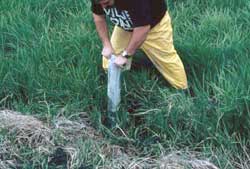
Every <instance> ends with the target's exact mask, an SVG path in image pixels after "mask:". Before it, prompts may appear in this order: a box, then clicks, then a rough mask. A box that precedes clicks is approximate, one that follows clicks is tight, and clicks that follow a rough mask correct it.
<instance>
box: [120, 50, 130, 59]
mask: <svg viewBox="0 0 250 169" xmlns="http://www.w3.org/2000/svg"><path fill="white" fill-rule="evenodd" d="M121 55H122V57H125V58H127V59H129V58H131V57H132V55H130V54H129V53H128V51H127V50H124V51H123V52H122V54H121Z"/></svg>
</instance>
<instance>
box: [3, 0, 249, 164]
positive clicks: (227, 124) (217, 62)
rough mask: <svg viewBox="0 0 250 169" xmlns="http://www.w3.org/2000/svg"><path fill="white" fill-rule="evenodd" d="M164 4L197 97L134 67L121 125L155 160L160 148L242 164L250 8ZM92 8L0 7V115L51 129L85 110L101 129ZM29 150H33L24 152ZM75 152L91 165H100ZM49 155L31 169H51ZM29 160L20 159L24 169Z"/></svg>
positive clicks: (214, 0) (102, 80)
mask: <svg viewBox="0 0 250 169" xmlns="http://www.w3.org/2000/svg"><path fill="white" fill-rule="evenodd" d="M168 4H169V11H170V14H171V16H172V22H173V27H174V42H175V47H176V49H177V51H178V53H179V54H180V56H181V58H182V60H183V62H184V65H185V67H186V70H187V75H188V80H189V86H190V90H191V92H192V93H193V94H192V95H193V96H192V97H191V96H190V95H185V94H183V93H182V92H179V91H176V90H174V89H172V88H171V87H170V86H169V85H168V84H167V83H166V82H165V81H164V79H163V78H162V77H161V76H160V75H159V74H158V73H157V71H156V70H155V69H154V68H152V67H142V68H138V69H136V70H135V69H133V70H131V71H130V72H126V73H124V76H123V89H122V92H123V95H122V105H121V110H120V114H119V119H120V125H121V127H122V128H123V130H124V131H125V132H126V135H127V137H128V138H129V139H132V140H134V143H133V144H134V146H136V147H138V149H140V150H141V151H142V152H143V153H145V154H147V153H151V154H156V155H157V154H158V155H159V152H160V151H159V147H157V146H156V145H157V144H158V143H160V144H161V145H162V146H163V147H164V148H165V149H169V148H175V149H189V150H190V151H199V152H201V153H202V154H204V156H205V157H211V158H212V159H211V160H212V161H213V162H214V163H215V164H216V165H218V166H219V167H220V168H247V167H248V165H247V160H249V158H248V152H249V139H248V136H249V134H250V128H249V126H250V115H249V114H250V87H249V84H250V75H249V67H250V62H249V61H248V59H249V53H250V48H249V44H250V40H249V37H250V12H249V9H250V3H249V1H248V0H237V1H235V0H211V1H207V2H204V1H202V0H189V1H187V0H178V1H174V0H169V1H168ZM89 6H90V4H89V2H88V1H81V0H71V1H66V0H60V1H59V0H55V1H49V0H39V1H38V0H33V1H31V0H23V1H18V0H12V1H7V0H2V1H0V107H1V108H2V109H6V108H8V109H13V110H16V111H20V112H23V113H26V114H31V115H35V116H38V117H39V118H40V119H43V120H44V121H47V122H49V123H50V122H51V120H52V119H53V118H54V117H55V116H57V115H58V114H59V113H63V114H64V115H65V116H67V117H70V116H71V115H72V114H77V112H89V113H90V116H91V118H92V120H93V122H94V123H95V124H96V126H97V128H101V127H100V126H101V124H100V121H101V117H103V116H104V115H105V112H106V105H107V99H106V98H107V96H106V88H107V85H106V74H105V73H104V71H103V70H102V68H101V57H100V51H101V43H100V41H99V39H98V37H97V34H96V32H95V27H94V24H93V21H92V18H91V13H90V10H89ZM137 56H138V58H139V57H140V56H141V57H144V55H143V54H139V53H138V54H137ZM138 58H137V59H138ZM129 112H130V113H129ZM3 137H4V136H3ZM1 138H2V137H1ZM111 141H112V140H111ZM0 142H2V139H0ZM79 142H84V140H79ZM118 143H119V139H118ZM122 143H123V142H122ZM122 143H121V144H122ZM84 144H85V143H80V144H79V145H81V146H83V145H84ZM25 151H27V152H25ZM86 151H87V150H86ZM83 152H84V151H83ZM29 153H30V154H31V155H32V150H28V149H24V154H29ZM87 154H88V153H87ZM85 155H86V154H85ZM80 156H83V159H86V160H85V161H88V164H90V166H95V165H97V163H98V160H95V159H93V160H92V161H91V159H89V158H88V157H84V154H81V155H80ZM27 159H28V155H27ZM45 159H46V158H43V157H41V159H40V160H37V161H33V162H34V163H35V165H34V166H47V165H48V164H47V161H46V160H45ZM28 161H29V160H27V161H23V163H22V164H23V167H24V168H27V167H28V166H29V162H28Z"/></svg>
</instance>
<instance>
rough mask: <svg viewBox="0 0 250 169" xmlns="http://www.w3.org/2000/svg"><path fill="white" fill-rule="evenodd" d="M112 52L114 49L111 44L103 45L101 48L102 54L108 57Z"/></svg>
mask: <svg viewBox="0 0 250 169" xmlns="http://www.w3.org/2000/svg"><path fill="white" fill-rule="evenodd" d="M113 53H114V50H113V48H112V46H111V45H104V46H103V49H102V55H103V56H104V57H106V58H107V59H109V58H110V57H111V55H112V54H113Z"/></svg>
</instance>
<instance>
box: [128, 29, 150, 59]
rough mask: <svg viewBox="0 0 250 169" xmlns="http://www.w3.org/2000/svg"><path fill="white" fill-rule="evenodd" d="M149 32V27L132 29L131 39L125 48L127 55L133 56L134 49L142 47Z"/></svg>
mask: <svg viewBox="0 0 250 169" xmlns="http://www.w3.org/2000/svg"><path fill="white" fill-rule="evenodd" d="M149 31H150V25H146V26H141V27H137V28H134V31H133V34H132V37H131V39H130V42H129V44H128V47H127V48H126V51H127V52H128V54H129V55H133V54H134V53H135V51H136V49H138V48H139V47H140V46H141V45H142V43H143V42H144V41H145V40H146V38H147V34H148V32H149Z"/></svg>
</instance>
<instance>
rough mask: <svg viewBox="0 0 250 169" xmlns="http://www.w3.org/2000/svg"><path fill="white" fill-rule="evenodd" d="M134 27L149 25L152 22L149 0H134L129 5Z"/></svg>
mask: <svg viewBox="0 0 250 169" xmlns="http://www.w3.org/2000/svg"><path fill="white" fill-rule="evenodd" d="M130 9H131V20H132V22H133V25H134V27H140V26H146V25H150V24H151V22H152V15H151V12H152V11H151V0H135V1H132V3H131V5H130Z"/></svg>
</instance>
